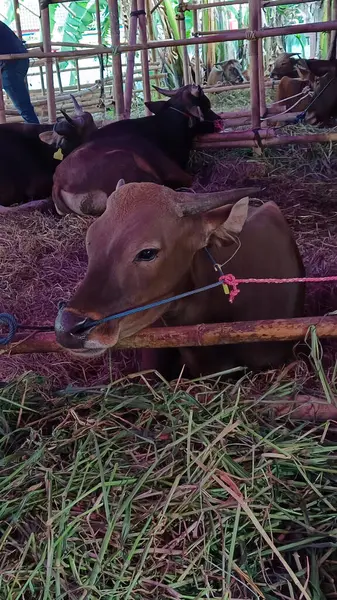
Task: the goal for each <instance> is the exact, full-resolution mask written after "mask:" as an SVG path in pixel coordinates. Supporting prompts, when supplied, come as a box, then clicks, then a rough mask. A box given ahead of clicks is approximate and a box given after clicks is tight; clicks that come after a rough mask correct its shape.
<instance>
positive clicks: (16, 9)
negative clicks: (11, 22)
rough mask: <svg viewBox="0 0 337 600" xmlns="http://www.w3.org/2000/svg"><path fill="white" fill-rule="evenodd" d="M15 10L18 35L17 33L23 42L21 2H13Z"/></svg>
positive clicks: (17, 0)
mask: <svg viewBox="0 0 337 600" xmlns="http://www.w3.org/2000/svg"><path fill="white" fill-rule="evenodd" d="M13 9H14V18H15V28H16V33H17V35H18V37H19V38H20V40H22V28H21V19H20V7H19V0H13Z"/></svg>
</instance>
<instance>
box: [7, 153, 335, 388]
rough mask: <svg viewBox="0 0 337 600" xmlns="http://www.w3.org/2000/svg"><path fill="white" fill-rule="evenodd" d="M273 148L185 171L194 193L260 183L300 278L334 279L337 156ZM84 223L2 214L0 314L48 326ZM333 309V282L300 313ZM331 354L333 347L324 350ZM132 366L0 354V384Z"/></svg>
mask: <svg viewBox="0 0 337 600" xmlns="http://www.w3.org/2000/svg"><path fill="white" fill-rule="evenodd" d="M314 148H315V150H314V151H313V150H306V149H304V148H297V149H293V150H291V149H289V148H288V149H287V150H273V151H269V152H267V153H266V155H265V156H264V157H262V158H252V155H251V153H250V152H249V151H239V152H234V151H233V152H227V153H226V154H223V153H218V154H215V155H211V154H206V153H199V154H197V155H196V156H195V157H194V160H193V165H192V168H193V169H194V170H195V172H196V173H197V177H196V181H195V185H194V188H195V190H197V191H211V190H212V191H215V190H219V189H226V188H230V187H238V186H246V185H251V184H258V185H261V187H262V188H263V191H262V193H261V194H260V197H261V199H263V200H264V201H265V200H268V199H272V200H274V201H276V202H277V203H278V204H279V206H280V207H281V208H282V210H283V213H284V214H285V216H286V218H287V219H288V221H289V223H290V225H291V227H292V229H293V231H294V233H295V236H296V239H297V242H298V245H299V248H300V251H301V254H302V256H303V259H304V262H305V265H306V269H307V274H308V275H315V276H323V275H327V274H329V275H333V274H335V275H337V261H336V258H337V170H336V167H337V158H336V157H335V155H334V154H333V153H332V152H330V153H327V152H326V150H325V149H324V147H323V146H315V147H314ZM90 222H91V219H84V218H80V217H77V216H72V215H69V216H67V217H65V218H62V219H59V218H56V217H54V216H52V215H42V214H40V213H37V212H34V213H30V214H28V213H27V214H22V215H15V216H14V215H12V216H10V217H9V216H5V217H3V218H2V219H1V221H0V264H1V277H0V297H1V306H0V309H1V311H3V312H10V313H13V314H14V315H15V316H16V317H17V319H18V320H19V322H21V323H26V324H30V325H49V324H51V325H52V324H53V321H54V318H55V314H56V310H57V304H58V302H59V301H60V300H67V298H69V297H70V295H71V294H72V292H73V290H74V288H75V287H76V285H77V284H78V282H79V281H80V280H81V278H82V277H83V275H84V273H85V269H86V253H85V245H84V240H85V232H86V230H87V227H88V225H89V224H90ZM336 308H337V285H331V284H320V285H314V284H311V285H310V286H308V294H307V306H306V312H307V314H324V313H325V312H327V311H332V310H336ZM330 348H331V353H332V354H331V356H333V353H334V348H333V345H330ZM136 367H137V363H136V360H135V357H134V355H133V353H132V352H125V353H107V354H106V356H104V357H103V358H99V359H96V360H90V361H84V360H82V359H76V358H74V357H72V356H70V355H68V354H65V353H64V354H63V353H60V354H50V355H23V356H2V358H1V362H0V380H2V381H11V380H13V379H14V378H16V377H18V376H20V375H22V374H24V373H26V372H28V371H34V372H35V373H38V374H39V375H41V376H42V377H43V378H48V381H49V384H50V385H53V386H54V385H56V386H58V385H67V384H76V385H82V386H86V385H90V384H96V385H97V384H101V383H102V384H103V383H108V382H109V381H111V380H113V379H115V378H116V377H120V376H123V374H126V373H128V372H130V371H132V370H134V369H136Z"/></svg>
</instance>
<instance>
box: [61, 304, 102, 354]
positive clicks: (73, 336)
mask: <svg viewBox="0 0 337 600" xmlns="http://www.w3.org/2000/svg"><path fill="white" fill-rule="evenodd" d="M91 323H94V321H93V320H92V319H90V318H88V317H85V316H84V315H81V314H78V313H75V312H72V311H70V310H67V309H65V308H61V310H59V312H58V315H57V317H56V320H55V334H56V339H57V341H58V342H59V343H60V344H61V346H64V347H65V348H72V349H80V348H83V347H84V342H85V340H86V337H87V335H88V333H89V330H90V324H91Z"/></svg>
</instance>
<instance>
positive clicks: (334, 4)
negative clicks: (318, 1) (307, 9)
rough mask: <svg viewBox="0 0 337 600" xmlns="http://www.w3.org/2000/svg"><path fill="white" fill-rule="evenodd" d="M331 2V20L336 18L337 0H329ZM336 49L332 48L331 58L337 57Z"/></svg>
mask: <svg viewBox="0 0 337 600" xmlns="http://www.w3.org/2000/svg"><path fill="white" fill-rule="evenodd" d="M331 2H332V8H331V13H332V15H331V18H332V21H336V20H337V0H331ZM334 33H335V32H334ZM336 35H337V34H336ZM332 37H333V36H332ZM336 50H337V47H336V48H335V49H334V53H333V56H331V58H336V57H337V56H336Z"/></svg>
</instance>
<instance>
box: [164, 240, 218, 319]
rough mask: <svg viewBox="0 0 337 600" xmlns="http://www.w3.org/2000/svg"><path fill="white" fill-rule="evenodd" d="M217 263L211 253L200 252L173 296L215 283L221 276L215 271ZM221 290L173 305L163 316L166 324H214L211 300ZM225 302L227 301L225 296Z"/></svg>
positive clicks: (202, 293) (201, 294) (205, 293)
mask: <svg viewBox="0 0 337 600" xmlns="http://www.w3.org/2000/svg"><path fill="white" fill-rule="evenodd" d="M215 263H216V261H214V259H213V257H212V253H211V252H209V251H208V250H207V251H205V250H199V251H198V252H197V253H196V255H195V257H194V259H193V263H192V266H191V268H190V270H189V271H188V273H186V275H185V276H184V277H183V278H182V279H181V281H180V282H179V285H178V286H177V287H176V288H175V290H174V292H173V293H172V295H175V294H181V293H184V292H188V291H190V290H193V289H196V288H198V287H203V286H204V285H208V284H212V283H215V282H216V281H217V280H218V278H219V276H220V275H219V274H217V272H216V270H215ZM219 290H220V286H219V288H215V289H213V290H209V291H208V292H201V293H200V294H196V295H195V296H190V297H188V298H184V299H183V300H179V301H178V302H175V303H173V304H172V305H171V307H170V309H169V310H168V311H167V313H165V314H164V315H163V319H164V321H165V324H166V325H168V326H169V325H171V326H174V325H195V324H197V323H207V322H212V312H211V310H210V306H211V305H212V304H213V303H212V302H211V298H212V296H214V294H219ZM221 293H223V292H221ZM224 301H226V298H225V295H224Z"/></svg>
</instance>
